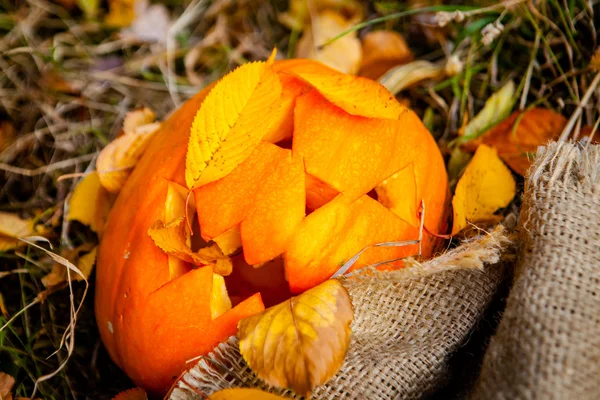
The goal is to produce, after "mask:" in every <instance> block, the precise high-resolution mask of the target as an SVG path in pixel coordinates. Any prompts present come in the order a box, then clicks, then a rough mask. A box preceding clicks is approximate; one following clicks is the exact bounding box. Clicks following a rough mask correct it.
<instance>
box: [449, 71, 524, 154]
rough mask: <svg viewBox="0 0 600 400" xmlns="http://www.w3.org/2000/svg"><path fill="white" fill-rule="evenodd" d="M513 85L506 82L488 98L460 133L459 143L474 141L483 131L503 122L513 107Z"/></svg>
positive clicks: (514, 99) (510, 82) (511, 82)
mask: <svg viewBox="0 0 600 400" xmlns="http://www.w3.org/2000/svg"><path fill="white" fill-rule="evenodd" d="M515 101H516V98H515V84H514V82H513V81H508V83H507V84H506V85H504V86H503V87H502V88H501V89H500V90H498V91H497V92H496V93H494V94H493V95H491V96H490V98H489V99H487V101H486V102H485V106H483V109H482V110H481V111H480V112H479V114H477V115H476V116H475V117H473V119H472V120H471V121H469V123H468V124H467V125H465V126H464V127H463V128H462V129H461V130H460V131H459V135H460V138H459V139H460V142H461V143H465V142H468V141H470V140H473V139H476V138H477V137H479V136H480V135H481V134H483V133H484V132H485V131H487V130H488V129H490V128H491V127H493V126H494V125H496V124H498V123H499V122H501V121H503V120H504V119H505V118H506V117H508V115H509V114H510V112H511V110H512V109H513V106H514V105H515Z"/></svg>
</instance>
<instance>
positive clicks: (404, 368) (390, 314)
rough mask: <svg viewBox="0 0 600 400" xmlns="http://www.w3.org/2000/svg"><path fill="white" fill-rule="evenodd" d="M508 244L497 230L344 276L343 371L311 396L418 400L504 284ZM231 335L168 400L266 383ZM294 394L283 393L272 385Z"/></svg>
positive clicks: (441, 377)
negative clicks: (408, 262) (389, 268)
mask: <svg viewBox="0 0 600 400" xmlns="http://www.w3.org/2000/svg"><path fill="white" fill-rule="evenodd" d="M508 246H509V240H508V239H507V236H506V234H505V232H504V230H503V229H502V228H498V229H496V230H495V231H494V232H492V233H491V234H486V235H483V236H482V237H479V238H478V239H476V240H473V241H471V242H468V243H465V244H463V245H461V246H460V247H459V248H457V249H455V250H453V251H450V252H448V253H446V254H444V255H442V256H439V257H437V258H435V259H433V260H430V261H428V262H426V263H424V264H423V265H422V266H413V267H411V268H406V269H404V270H401V271H396V272H389V273H383V274H382V273H377V274H360V275H358V276H353V277H344V278H342V282H343V284H344V286H345V287H346V288H347V289H348V291H349V293H350V296H351V297H352V302H353V306H354V310H355V320H354V322H353V325H352V329H353V334H352V342H351V345H350V349H349V351H348V354H347V356H346V359H345V361H344V365H343V366H342V369H341V370H340V371H339V372H338V374H337V375H336V376H335V377H334V378H333V379H332V380H330V381H329V382H327V384H326V385H324V386H322V387H319V388H317V389H316V390H315V391H314V392H313V397H314V398H317V399H409V398H420V397H422V395H423V394H424V393H428V392H430V391H432V390H434V389H435V388H437V387H438V385H439V384H440V383H441V382H443V381H444V379H445V376H446V372H447V371H446V368H447V361H448V357H449V355H450V354H451V353H452V352H453V351H454V350H456V348H457V347H458V346H460V345H461V344H462V343H463V342H464V341H465V339H466V338H467V336H468V335H469V333H470V332H471V331H472V329H473V327H474V326H475V325H476V323H477V322H478V320H479V319H480V317H481V316H482V314H483V313H484V310H485V309H486V306H487V304H488V303H489V302H490V300H491V299H492V297H493V295H494V292H495V290H496V288H497V286H498V284H499V283H500V282H501V281H502V277H503V274H504V269H503V267H502V266H501V265H490V266H488V267H486V268H483V265H484V264H496V263H498V261H499V260H500V257H501V255H502V253H503V252H504V251H505V250H506V249H507V247H508ZM237 344H238V342H237V339H236V338H234V337H232V338H230V340H229V341H228V342H226V343H223V344H221V345H220V346H219V347H218V348H217V349H216V350H215V351H214V352H213V353H212V354H210V355H209V356H208V357H205V358H203V359H201V360H200V361H198V362H197V364H196V365H195V366H194V367H193V368H191V369H190V370H189V371H188V372H187V373H186V374H184V375H183V377H182V378H181V379H180V380H179V382H178V383H177V386H176V388H175V389H174V390H173V391H172V393H171V395H170V398H171V399H195V398H202V395H200V394H199V393H202V394H203V395H210V394H211V393H213V392H215V391H217V390H219V389H224V388H230V387H259V388H266V386H265V385H264V384H263V383H262V382H261V381H260V380H259V379H257V378H256V376H255V375H254V374H253V373H252V371H251V370H250V369H249V367H248V366H247V365H246V364H245V362H244V361H243V358H242V357H241V355H240V353H239V351H238V346H237ZM272 391H274V392H275V393H279V394H285V395H288V396H290V397H293V396H292V394H291V393H289V392H282V391H278V390H272Z"/></svg>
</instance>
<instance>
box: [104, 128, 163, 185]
mask: <svg viewBox="0 0 600 400" xmlns="http://www.w3.org/2000/svg"><path fill="white" fill-rule="evenodd" d="M154 132H156V129H154V130H143V129H139V128H138V129H136V130H135V132H133V133H131V134H129V135H124V136H121V137H118V138H116V139H115V140H113V141H112V142H110V143H109V144H108V145H107V146H106V147H105V148H104V149H102V151H101V152H100V155H99V156H98V159H97V160H96V169H97V170H98V174H99V177H100V183H101V184H102V186H104V187H105V188H106V190H108V191H109V192H111V193H117V192H118V191H119V190H121V188H122V187H123V185H124V184H125V181H127V178H128V177H129V175H130V174H131V170H132V169H133V167H134V166H135V164H136V163H137V162H138V160H139V159H140V157H141V156H142V154H143V153H144V150H146V147H147V146H148V143H149V142H150V139H151V138H152V136H153V135H154Z"/></svg>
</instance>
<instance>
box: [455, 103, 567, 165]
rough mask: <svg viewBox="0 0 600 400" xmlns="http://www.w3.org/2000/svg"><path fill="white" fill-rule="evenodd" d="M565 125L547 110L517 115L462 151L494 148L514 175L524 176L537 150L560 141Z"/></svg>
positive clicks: (560, 117) (556, 115)
mask: <svg viewBox="0 0 600 400" xmlns="http://www.w3.org/2000/svg"><path fill="white" fill-rule="evenodd" d="M566 124H567V119H566V118H565V117H563V116H562V115H560V114H558V113H556V112H554V111H551V110H547V109H544V108H532V109H530V110H528V111H525V112H523V111H516V112H514V113H513V114H512V115H511V116H510V117H508V118H507V119H505V120H504V121H502V122H501V123H499V124H498V125H496V126H495V127H494V128H492V129H490V130H488V131H487V132H486V133H484V134H483V135H482V136H480V137H479V138H478V139H476V140H474V141H472V142H469V143H467V144H465V145H464V146H463V148H465V149H466V150H470V151H473V150H475V149H476V148H477V146H478V145H480V144H485V145H488V146H490V147H493V148H495V149H496V150H497V151H498V155H499V156H500V158H502V160H504V162H505V163H506V164H508V166H509V167H510V168H511V169H512V170H513V171H515V172H516V173H518V174H519V175H521V176H523V175H525V173H526V172H527V170H528V169H529V166H530V165H531V161H532V158H533V157H532V155H535V152H536V151H537V148H538V146H541V145H544V144H546V143H547V142H548V141H550V140H555V139H558V138H559V137H560V134H561V132H562V130H563V128H564V127H565V125H566Z"/></svg>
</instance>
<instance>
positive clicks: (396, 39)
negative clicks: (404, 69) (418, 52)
mask: <svg viewBox="0 0 600 400" xmlns="http://www.w3.org/2000/svg"><path fill="white" fill-rule="evenodd" d="M362 54H363V58H362V63H361V65H360V72H359V75H362V76H365V77H367V78H371V79H377V78H379V77H380V76H381V75H383V74H384V73H386V72H387V71H388V70H390V69H391V68H393V67H395V66H397V65H402V64H406V63H408V62H411V61H412V60H413V54H412V51H410V48H409V47H408V45H407V44H406V41H405V40H404V37H402V35H400V34H399V33H398V32H394V31H375V32H369V33H367V34H366V35H365V37H364V38H363V40H362Z"/></svg>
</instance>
